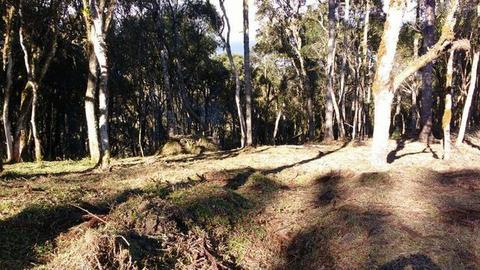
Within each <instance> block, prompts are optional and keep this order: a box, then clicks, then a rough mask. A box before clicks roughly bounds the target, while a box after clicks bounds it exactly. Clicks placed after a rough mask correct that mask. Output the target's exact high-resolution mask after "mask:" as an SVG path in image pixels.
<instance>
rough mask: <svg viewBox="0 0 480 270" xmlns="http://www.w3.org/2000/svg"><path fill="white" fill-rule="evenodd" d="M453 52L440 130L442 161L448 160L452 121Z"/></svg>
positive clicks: (449, 62)
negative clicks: (441, 129)
mask: <svg viewBox="0 0 480 270" xmlns="http://www.w3.org/2000/svg"><path fill="white" fill-rule="evenodd" d="M454 56H455V51H454V50H452V51H451V52H450V56H449V57H448V62H447V74H446V85H445V86H446V88H445V92H446V94H445V108H444V110H443V117H442V128H443V159H444V160H448V159H450V153H451V138H450V122H451V120H452V92H453V90H452V81H453V58H454Z"/></svg>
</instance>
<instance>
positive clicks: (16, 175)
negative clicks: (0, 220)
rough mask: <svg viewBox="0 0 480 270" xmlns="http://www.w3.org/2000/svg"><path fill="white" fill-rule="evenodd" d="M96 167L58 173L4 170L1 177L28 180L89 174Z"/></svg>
mask: <svg viewBox="0 0 480 270" xmlns="http://www.w3.org/2000/svg"><path fill="white" fill-rule="evenodd" d="M95 169H96V167H95V166H92V167H91V168H88V169H82V170H76V171H71V172H57V173H35V172H28V173H18V172H9V171H4V172H3V173H2V175H1V179H3V180H5V181H11V180H17V181H18V180H20V179H23V180H25V181H27V180H31V179H35V178H39V177H63V176H69V175H81V174H87V173H92V172H94V171H95Z"/></svg>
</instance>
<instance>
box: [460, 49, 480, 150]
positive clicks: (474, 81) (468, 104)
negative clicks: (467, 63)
mask: <svg viewBox="0 0 480 270" xmlns="http://www.w3.org/2000/svg"><path fill="white" fill-rule="evenodd" d="M479 55H480V52H475V53H474V55H473V62H472V70H471V71H470V86H469V88H468V94H467V100H465V105H464V107H463V113H462V122H461V124H460V131H459V132H458V137H457V142H456V144H457V145H461V144H462V143H463V139H464V138H465V130H466V129H467V122H468V115H469V113H470V107H471V106H472V99H473V94H474V92H475V87H476V84H477V69H478V59H479Z"/></svg>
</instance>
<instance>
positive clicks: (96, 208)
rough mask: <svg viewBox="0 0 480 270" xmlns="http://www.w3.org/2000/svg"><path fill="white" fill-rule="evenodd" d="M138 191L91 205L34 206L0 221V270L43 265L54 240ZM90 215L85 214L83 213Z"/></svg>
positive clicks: (123, 193) (128, 192) (125, 192)
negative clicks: (37, 264)
mask: <svg viewBox="0 0 480 270" xmlns="http://www.w3.org/2000/svg"><path fill="white" fill-rule="evenodd" d="M137 193H138V190H127V191H124V192H121V193H119V194H117V195H115V196H113V197H112V198H107V199H105V200H102V201H101V202H99V203H98V204H95V205H92V204H89V203H85V202H80V203H79V204H78V206H77V205H74V204H62V205H34V206H30V207H28V208H25V209H24V210H22V211H21V212H20V213H18V214H17V215H15V216H13V217H10V218H7V219H5V220H1V221H0V269H26V268H30V267H32V266H33V265H35V264H36V263H38V262H41V261H42V258H41V257H42V255H45V254H42V253H48V252H50V251H51V249H52V248H53V247H54V246H53V244H54V243H53V241H54V239H55V238H56V237H57V236H58V235H60V234H61V233H63V232H66V231H67V230H69V229H70V228H71V227H74V226H76V225H79V224H80V223H83V222H85V221H86V219H87V220H90V219H92V218H94V217H93V216H91V214H94V215H96V216H103V215H106V214H108V212H109V210H110V209H111V208H112V206H114V205H118V204H120V203H122V202H125V201H126V200H128V198H129V197H130V196H132V195H134V194H137ZM82 209H84V210H86V211H88V212H89V213H87V212H85V211H84V210H82Z"/></svg>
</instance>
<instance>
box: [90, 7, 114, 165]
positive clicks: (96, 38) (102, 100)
mask: <svg viewBox="0 0 480 270" xmlns="http://www.w3.org/2000/svg"><path fill="white" fill-rule="evenodd" d="M86 4H87V3H86V0H84V9H85V8H87V10H86V11H87V12H88V17H89V19H90V20H91V25H92V27H91V28H90V30H89V31H91V43H92V47H93V52H94V53H95V57H96V59H97V62H98V66H99V69H100V78H99V87H98V89H99V95H98V96H99V99H98V100H99V102H98V103H99V113H100V116H99V128H100V145H101V151H102V153H101V163H102V166H103V167H108V165H109V163H110V143H109V138H108V136H109V133H108V111H109V108H108V75H109V74H108V73H109V66H108V58H107V46H106V35H107V32H108V29H109V28H110V23H111V21H112V17H113V11H114V10H115V6H116V0H88V5H86ZM88 26H89V25H86V27H87V28H88ZM92 133H93V132H92Z"/></svg>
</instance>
